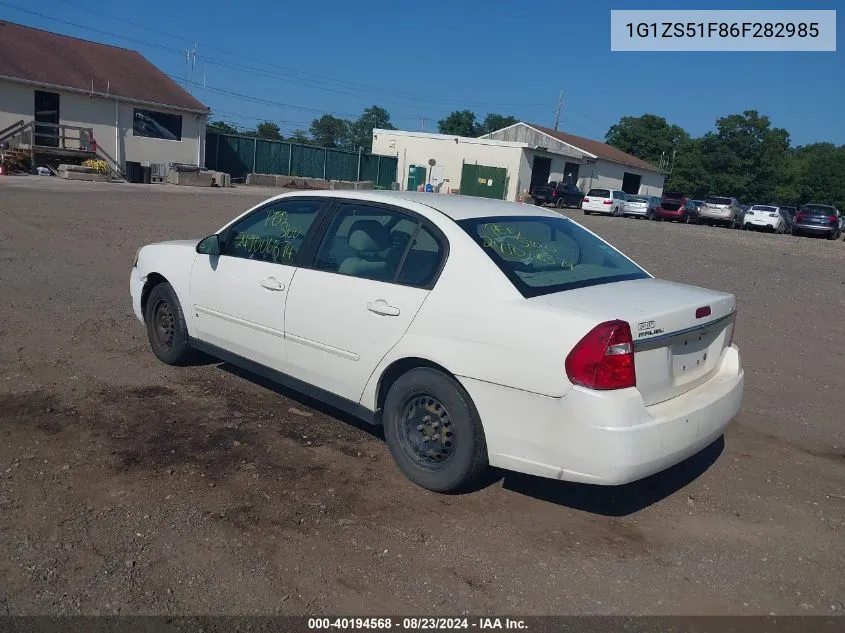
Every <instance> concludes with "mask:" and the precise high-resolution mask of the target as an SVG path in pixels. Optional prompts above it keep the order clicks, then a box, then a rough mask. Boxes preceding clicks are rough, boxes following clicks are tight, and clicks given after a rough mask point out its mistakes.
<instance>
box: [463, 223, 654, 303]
mask: <svg viewBox="0 0 845 633" xmlns="http://www.w3.org/2000/svg"><path fill="white" fill-rule="evenodd" d="M458 224H459V225H460V226H461V228H462V229H464V230H465V231H466V232H467V233H469V235H470V237H472V239H474V240H475V241H476V243H478V245H479V246H480V247H481V249H482V250H483V251H484V252H485V253H486V254H487V255H488V256H489V257H490V259H492V260H493V261H494V262H495V263H496V265H497V266H498V267H499V268H500V269H501V270H502V272H503V273H504V274H505V276H506V277H507V278H508V279H509V280H510V281H511V283H513V285H514V286H516V288H517V290H519V292H520V293H522V295H523V296H524V297H526V298H528V297H537V296H540V295H546V294H551V293H554V292H561V291H563V290H571V289H573V288H584V287H586V286H597V285H600V284H607V283H613V282H617V281H626V280H629V279H647V278H648V277H649V275H648V273H646V272H645V271H644V270H643V269H642V268H640V267H639V266H637V265H636V264H635V263H634V262H632V261H631V260H630V259H628V258H627V257H625V256H624V255H622V254H621V253H620V252H619V251H617V250H616V249H615V248H613V247H612V246H610V245H609V244H607V243H606V242H604V241H602V240H601V239H599V238H598V237H596V236H595V235H593V234H592V233H590V232H589V231H587V230H586V229H584V228H582V227H581V226H579V225H578V224H576V223H575V222H573V221H572V220H570V219H568V218H563V217H561V218H551V217H543V216H501V217H489V218H473V219H471V220H461V221H459V222H458Z"/></svg>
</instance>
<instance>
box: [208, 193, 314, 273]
mask: <svg viewBox="0 0 845 633" xmlns="http://www.w3.org/2000/svg"><path fill="white" fill-rule="evenodd" d="M322 207H323V203H322V202H320V201H319V200H296V199H292V200H285V201H280V202H278V203H275V204H270V205H268V206H266V207H264V208H262V209H259V210H258V211H256V212H255V213H252V214H250V215H248V216H247V217H245V218H244V219H242V220H240V221H239V222H237V223H236V224H234V225H232V227H231V228H230V229H229V230H228V231H227V232H226V239H225V242H224V244H223V245H222V247H221V252H220V254H221V255H228V256H229V257H239V258H241V259H253V260H257V261H262V262H272V263H275V264H285V265H294V264H295V263H296V255H297V253H298V252H299V249H300V248H301V246H302V243H303V241H304V240H305V236H306V235H307V234H308V231H309V229H310V228H311V225H312V224H313V223H314V220H315V219H316V218H317V215H318V214H319V213H320V209H322Z"/></svg>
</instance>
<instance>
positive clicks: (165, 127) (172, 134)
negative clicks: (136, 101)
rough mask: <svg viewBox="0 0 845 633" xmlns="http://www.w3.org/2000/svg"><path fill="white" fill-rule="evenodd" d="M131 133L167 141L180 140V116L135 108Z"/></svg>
mask: <svg viewBox="0 0 845 633" xmlns="http://www.w3.org/2000/svg"><path fill="white" fill-rule="evenodd" d="M132 133H133V134H134V135H135V136H146V137H147V138H163V139H167V140H168V141H181V140H182V116H181V115H179V114H167V113H166V112H156V111H154V110H141V109H140V108H135V116H134V118H133V121H132Z"/></svg>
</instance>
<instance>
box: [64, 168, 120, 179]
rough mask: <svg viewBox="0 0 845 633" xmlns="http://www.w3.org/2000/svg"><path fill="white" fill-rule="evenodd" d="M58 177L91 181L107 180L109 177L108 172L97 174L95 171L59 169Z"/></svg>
mask: <svg viewBox="0 0 845 633" xmlns="http://www.w3.org/2000/svg"><path fill="white" fill-rule="evenodd" d="M59 178H64V179H65V180H88V181H91V182H108V181H109V177H108V174H98V173H97V172H96V171H92V172H84V171H67V170H62V169H60V170H59Z"/></svg>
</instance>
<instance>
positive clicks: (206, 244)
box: [197, 235, 220, 256]
mask: <svg viewBox="0 0 845 633" xmlns="http://www.w3.org/2000/svg"><path fill="white" fill-rule="evenodd" d="M197 253H199V254H200V255H217V256H219V255H220V237H219V236H217V235H209V236H208V237H207V238H205V239H204V240H200V243H199V244H197Z"/></svg>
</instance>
